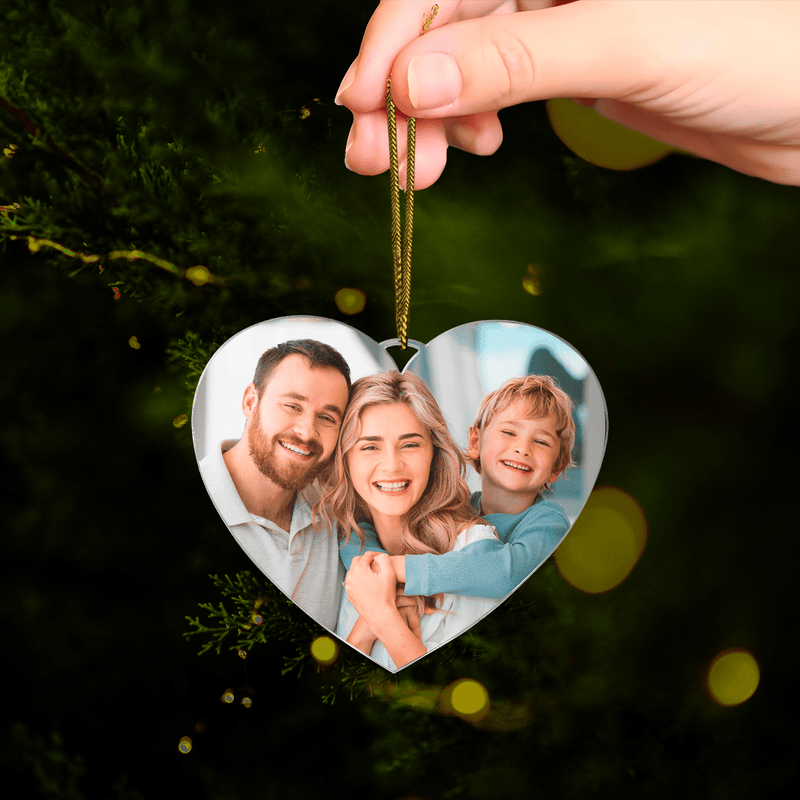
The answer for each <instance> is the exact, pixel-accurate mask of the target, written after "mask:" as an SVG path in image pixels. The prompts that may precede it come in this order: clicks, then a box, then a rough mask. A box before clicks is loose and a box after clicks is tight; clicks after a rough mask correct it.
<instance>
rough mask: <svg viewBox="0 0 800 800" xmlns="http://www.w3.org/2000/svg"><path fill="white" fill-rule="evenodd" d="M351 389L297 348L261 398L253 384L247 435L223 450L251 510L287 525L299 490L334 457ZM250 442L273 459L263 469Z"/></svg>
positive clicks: (245, 406) (245, 405) (245, 404)
mask: <svg viewBox="0 0 800 800" xmlns="http://www.w3.org/2000/svg"><path fill="white" fill-rule="evenodd" d="M348 397H349V392H348V389H347V382H346V381H345V379H344V376H343V375H342V374H341V372H339V371H338V370H337V369H335V368H333V367H315V368H313V369H312V368H311V367H310V365H309V361H308V359H307V358H306V357H305V356H302V355H299V354H296V353H293V354H292V355H290V356H287V357H286V358H285V359H283V361H281V362H280V363H279V364H278V366H277V367H276V368H275V370H274V371H273V373H272V375H271V376H270V379H269V381H268V382H267V384H266V386H265V387H264V391H263V393H262V395H261V399H260V400H259V398H258V393H257V391H256V387H255V386H254V385H253V384H252V383H251V384H249V385H248V386H247V388H246V389H245V391H244V397H243V398H242V411H243V413H244V415H245V418H246V419H247V423H246V426H245V433H244V436H242V438H241V439H240V440H239V441H238V442H237V443H236V444H235V445H234V446H233V447H232V448H231V449H230V450H228V451H227V452H226V453H225V454H224V456H223V457H224V459H225V465H226V466H227V468H228V472H229V473H230V475H231V478H232V480H233V483H234V485H235V486H236V490H237V491H238V492H239V496H240V497H241V498H242V502H243V503H244V505H245V507H246V508H247V510H248V511H249V512H250V513H252V514H257V515H258V516H260V517H265V518H266V519H269V520H271V521H272V522H274V523H275V524H276V525H279V526H280V527H281V528H283V529H284V530H288V529H289V526H290V524H291V520H292V513H293V510H294V503H295V498H296V496H297V490H298V489H299V488H302V487H303V486H305V485H308V484H309V483H310V482H311V481H313V479H314V477H315V476H316V475H317V474H318V472H319V470H320V469H321V468H324V467H325V466H327V464H328V463H329V462H330V459H331V457H332V456H333V451H334V448H335V447H336V440H337V438H338V436H339V428H340V426H341V424H342V416H343V414H344V409H345V407H346V406H347V401H348ZM251 446H254V447H255V448H257V449H258V450H259V451H260V452H261V456H262V457H263V459H260V460H267V461H269V462H270V464H271V469H268V472H271V473H272V477H270V475H269V474H265V472H264V471H262V469H261V468H260V467H259V465H258V464H257V463H256V461H255V460H254V459H253V456H252V455H251Z"/></svg>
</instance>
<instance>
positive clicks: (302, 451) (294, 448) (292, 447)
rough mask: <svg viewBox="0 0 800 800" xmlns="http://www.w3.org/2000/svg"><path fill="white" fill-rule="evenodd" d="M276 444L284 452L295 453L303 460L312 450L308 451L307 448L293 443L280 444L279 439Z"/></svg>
mask: <svg viewBox="0 0 800 800" xmlns="http://www.w3.org/2000/svg"><path fill="white" fill-rule="evenodd" d="M278 444H279V445H280V446H281V447H283V448H284V449H285V450H288V451H289V452H291V453H296V454H297V455H299V456H303V457H304V458H308V457H309V456H310V455H312V453H313V450H309V449H308V448H306V447H302V446H301V445H299V444H294V443H293V442H282V441H281V440H280V439H278Z"/></svg>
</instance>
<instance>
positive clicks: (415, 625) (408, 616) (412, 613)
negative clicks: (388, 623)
mask: <svg viewBox="0 0 800 800" xmlns="http://www.w3.org/2000/svg"><path fill="white" fill-rule="evenodd" d="M395 604H396V605H397V610H398V611H399V612H400V616H401V617H402V618H403V622H405V623H406V625H408V629H409V630H410V631H411V633H413V634H414V636H416V637H417V639H422V630H421V629H420V626H419V615H418V613H417V601H416V599H415V598H414V596H413V595H412V596H410V597H407V596H406V594H405V592H404V591H403V587H402V586H398V587H397V594H396V595H395Z"/></svg>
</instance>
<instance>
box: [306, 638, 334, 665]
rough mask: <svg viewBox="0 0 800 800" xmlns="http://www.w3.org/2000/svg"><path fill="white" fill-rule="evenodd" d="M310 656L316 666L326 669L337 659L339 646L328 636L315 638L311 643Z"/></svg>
mask: <svg viewBox="0 0 800 800" xmlns="http://www.w3.org/2000/svg"><path fill="white" fill-rule="evenodd" d="M311 655H312V656H313V657H314V660H315V661H316V662H317V663H318V664H321V665H322V666H323V667H327V666H329V665H330V664H333V662H334V661H336V659H337V658H338V657H339V645H337V644H336V642H335V641H334V640H333V639H331V637H330V636H317V638H316V639H314V641H313V642H311Z"/></svg>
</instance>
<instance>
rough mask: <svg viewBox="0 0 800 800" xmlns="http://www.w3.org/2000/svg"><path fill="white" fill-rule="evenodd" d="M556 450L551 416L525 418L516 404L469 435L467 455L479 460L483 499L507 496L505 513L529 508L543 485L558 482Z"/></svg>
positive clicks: (557, 441)
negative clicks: (506, 510)
mask: <svg viewBox="0 0 800 800" xmlns="http://www.w3.org/2000/svg"><path fill="white" fill-rule="evenodd" d="M560 449H561V440H560V439H559V437H558V433H557V430H556V419H555V416H554V415H553V414H550V415H548V416H546V417H537V418H535V419H529V418H526V417H525V404H524V402H522V401H519V400H518V401H516V402H514V403H511V404H510V405H508V406H506V407H505V408H504V409H502V410H501V411H500V412H499V413H497V414H496V415H495V416H494V417H493V418H492V420H491V421H490V422H489V424H488V425H487V426H486V427H485V428H484V429H483V430H482V431H478V430H476V429H475V428H470V432H469V450H468V453H469V457H470V458H472V459H476V458H480V466H481V482H482V491H483V496H484V497H487V495H489V496H490V497H492V498H496V499H498V500H500V499H501V498H502V497H504V496H507V500H508V504H509V509H511V507H517V506H518V505H519V504H520V503H523V504H524V505H523V508H526V507H527V506H529V505H531V504H532V503H533V502H534V501H535V500H536V496H537V495H538V494H539V492H540V491H541V489H542V488H543V487H544V485H545V484H546V483H551V484H552V483H553V482H554V481H555V480H556V479H557V478H558V475H559V473H558V472H557V471H555V464H556V462H557V461H558V456H559V452H560ZM487 499H489V497H487ZM508 513H517V512H515V511H511V510H509V512H508Z"/></svg>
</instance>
